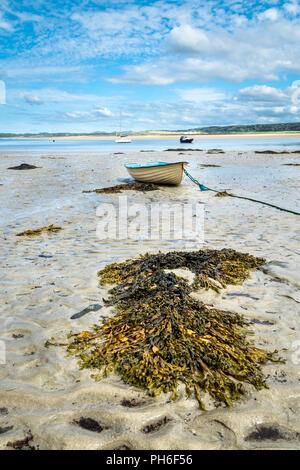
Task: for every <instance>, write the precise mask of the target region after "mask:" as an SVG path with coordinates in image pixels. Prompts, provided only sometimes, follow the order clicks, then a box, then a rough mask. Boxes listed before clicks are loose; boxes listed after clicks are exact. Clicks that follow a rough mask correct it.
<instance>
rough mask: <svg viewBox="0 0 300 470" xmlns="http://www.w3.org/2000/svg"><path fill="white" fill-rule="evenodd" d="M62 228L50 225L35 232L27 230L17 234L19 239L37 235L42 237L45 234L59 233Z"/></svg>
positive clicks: (34, 230)
mask: <svg viewBox="0 0 300 470" xmlns="http://www.w3.org/2000/svg"><path fill="white" fill-rule="evenodd" d="M61 229H62V228H61V227H55V226H54V225H53V224H51V225H48V226H47V227H41V228H37V229H33V230H25V231H24V232H20V233H17V235H16V236H17V237H22V236H27V237H32V236H35V235H40V234H41V233H43V232H58V231H59V230H61Z"/></svg>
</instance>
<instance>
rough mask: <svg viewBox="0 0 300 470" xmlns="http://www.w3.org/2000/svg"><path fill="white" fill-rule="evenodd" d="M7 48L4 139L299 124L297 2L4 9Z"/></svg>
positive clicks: (81, 1) (91, 0)
mask: <svg viewBox="0 0 300 470" xmlns="http://www.w3.org/2000/svg"><path fill="white" fill-rule="evenodd" d="M0 45H1V49H0V132H42V131H47V132H83V131H84V132H92V131H112V130H115V129H118V127H119V115H120V113H121V114H122V128H123V130H144V129H188V128H192V127H197V126H209V125H229V124H241V123H244V124H248V123H276V122H299V121H300V4H299V2H298V1H297V0H285V1H281V0H269V1H265V2H264V1H252V0H247V1H237V0H232V1H231V0H224V1H220V0H211V1H210V0H208V1H205V0H198V1H194V0H186V1H183V0H178V1H176V0H169V1H167V0H165V1H161V0H158V1H146V0H138V1H137V0H127V1H125V0H118V1H115V0H110V1H105V0H35V1H33V0H0ZM5 90H6V93H5ZM5 96H6V99H5Z"/></svg>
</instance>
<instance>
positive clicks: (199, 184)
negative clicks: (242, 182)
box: [183, 168, 300, 215]
mask: <svg viewBox="0 0 300 470" xmlns="http://www.w3.org/2000/svg"><path fill="white" fill-rule="evenodd" d="M183 171H184V173H185V174H186V176H187V177H188V178H190V180H191V181H193V183H195V184H197V186H199V189H200V190H201V191H213V192H214V193H220V192H221V191H217V190H216V189H211V188H207V187H206V186H204V184H201V183H199V181H197V180H196V179H195V178H194V177H193V176H192V175H190V174H189V172H188V171H187V170H186V169H185V168H183ZM226 195H227V196H230V197H236V198H238V199H246V200H247V201H252V202H258V203H259V204H264V205H265V206H270V207H274V208H275V209H278V210H280V211H284V212H289V213H290V214H295V215H300V213H299V212H295V211H292V210H289V209H284V208H283V207H279V206H275V204H270V203H269V202H264V201H259V200H258V199H252V198H251V197H245V196H236V195H235V194H231V193H227V192H226Z"/></svg>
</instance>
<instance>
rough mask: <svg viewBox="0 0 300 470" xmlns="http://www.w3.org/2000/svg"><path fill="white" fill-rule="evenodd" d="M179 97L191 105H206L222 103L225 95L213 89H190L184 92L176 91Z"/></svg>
mask: <svg viewBox="0 0 300 470" xmlns="http://www.w3.org/2000/svg"><path fill="white" fill-rule="evenodd" d="M178 94H179V96H180V97H181V98H182V99H183V100H185V101H190V102H192V103H197V104H201V103H206V102H214V101H223V100H224V99H225V98H226V95H225V94H224V93H222V92H221V91H219V90H217V89H215V88H206V87H203V88H190V89H186V90H178Z"/></svg>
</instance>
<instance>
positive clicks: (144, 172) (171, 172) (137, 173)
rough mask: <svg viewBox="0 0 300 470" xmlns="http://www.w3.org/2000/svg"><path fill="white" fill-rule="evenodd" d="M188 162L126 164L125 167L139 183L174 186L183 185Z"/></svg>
mask: <svg viewBox="0 0 300 470" xmlns="http://www.w3.org/2000/svg"><path fill="white" fill-rule="evenodd" d="M187 164H188V162H175V163H166V162H149V163H147V164H146V165H140V164H139V163H126V164H125V167H126V169H127V171H128V173H129V174H130V176H132V178H134V179H135V180H137V181H140V182H142V183H156V184H174V185H178V184H180V183H181V181H182V178H183V168H184V167H185V165H187Z"/></svg>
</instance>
